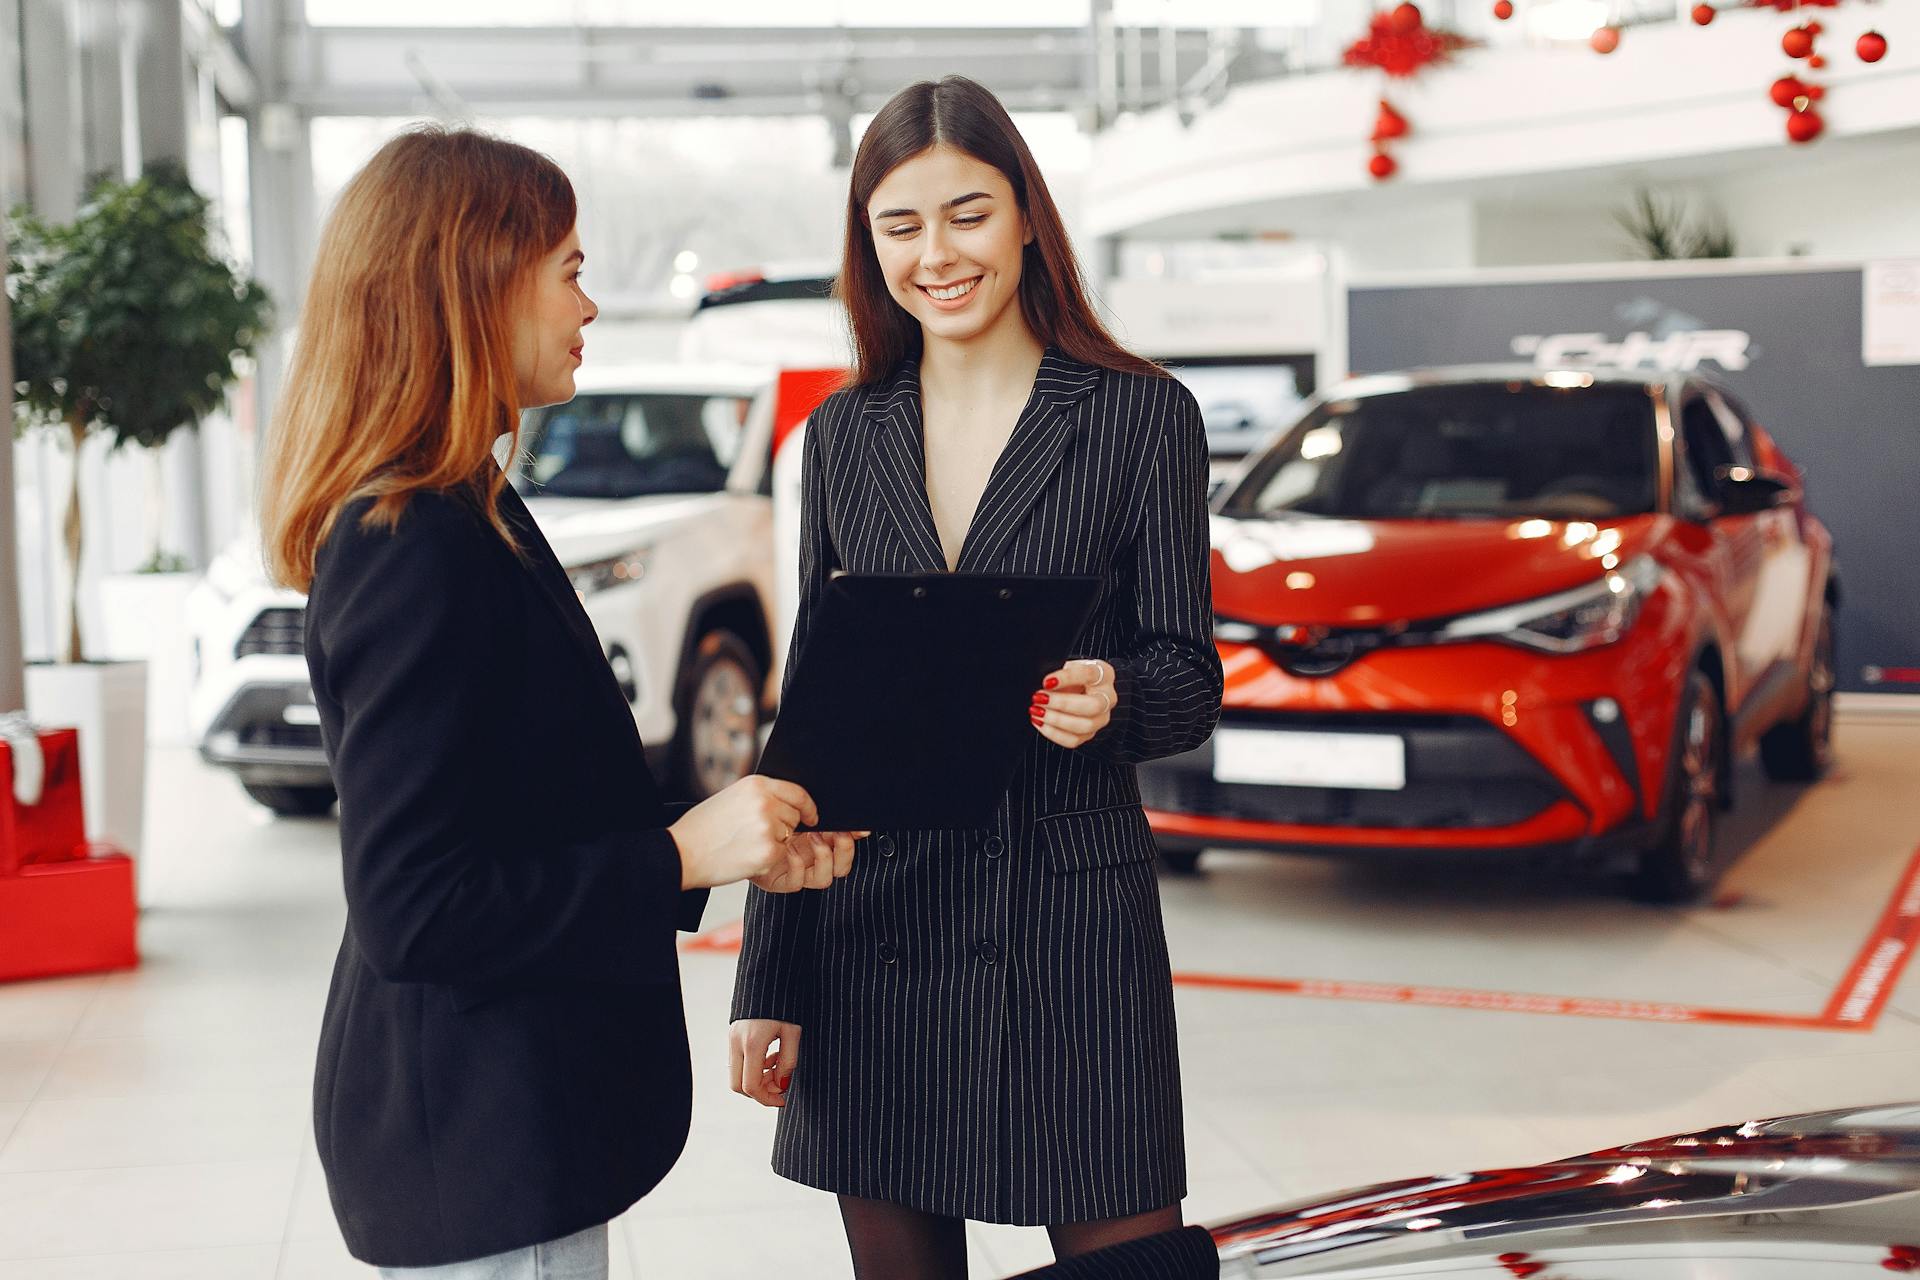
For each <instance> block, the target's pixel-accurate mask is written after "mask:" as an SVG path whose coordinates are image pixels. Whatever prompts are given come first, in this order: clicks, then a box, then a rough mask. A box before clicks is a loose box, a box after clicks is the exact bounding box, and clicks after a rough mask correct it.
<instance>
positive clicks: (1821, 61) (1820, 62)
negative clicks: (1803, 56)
mask: <svg viewBox="0 0 1920 1280" xmlns="http://www.w3.org/2000/svg"><path fill="white" fill-rule="evenodd" d="M1807 65H1808V66H1810V67H1812V68H1813V69H1814V70H1815V71H1823V70H1825V69H1826V65H1827V60H1826V59H1825V58H1823V57H1821V56H1820V55H1819V54H1817V53H1816V54H1814V55H1813V56H1812V57H1811V58H1808V59H1807Z"/></svg>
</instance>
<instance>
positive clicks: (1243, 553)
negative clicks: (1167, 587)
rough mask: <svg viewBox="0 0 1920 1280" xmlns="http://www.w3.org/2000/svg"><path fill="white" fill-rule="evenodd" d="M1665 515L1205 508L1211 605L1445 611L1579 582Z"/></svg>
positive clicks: (1288, 610) (1293, 610)
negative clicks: (1379, 514)
mask: <svg viewBox="0 0 1920 1280" xmlns="http://www.w3.org/2000/svg"><path fill="white" fill-rule="evenodd" d="M1669 519H1670V518H1669V517H1665V516H1658V515H1639V516H1628V517H1625V518H1622V519H1619V520H1611V521H1600V522H1591V521H1581V520H1540V519H1522V520H1332V519H1322V518H1316V517H1282V518H1277V519H1276V518H1271V517H1253V518H1241V517H1234V516H1223V515H1216V516H1214V517H1212V520H1211V539H1212V544H1213V598H1214V609H1215V611H1216V612H1218V613H1219V614H1221V615H1222V616H1224V617H1229V618H1235V619H1238V620H1241V621H1244V622H1257V623H1265V624H1269V625H1273V624H1280V623H1289V622H1291V623H1301V624H1306V625H1313V626H1330V627H1375V626H1380V625H1382V624H1386V623H1392V622H1401V621H1419V620H1422V619H1429V618H1445V617H1451V616H1454V615H1456V614H1462V613H1472V612H1474V611H1475V610H1479V609H1488V608H1493V607H1495V606H1498V605H1505V604H1513V603H1515V602H1517V601H1521V600H1528V599H1532V598H1534V597H1536V596H1545V595H1551V594H1553V593H1554V592H1556V591H1564V590H1566V589H1568V588H1570V587H1576V586H1581V585H1584V584H1586V583H1589V582H1592V581H1594V580H1595V579H1596V578H1598V577H1599V576H1600V573H1601V567H1600V566H1601V562H1602V561H1603V560H1604V559H1605V557H1607V556H1618V557H1619V563H1625V562H1626V561H1628V560H1631V559H1632V558H1633V557H1635V556H1637V555H1640V554H1641V553H1643V552H1644V551H1646V550H1647V549H1648V548H1649V547H1650V546H1651V545H1652V544H1653V543H1655V542H1656V541H1657V540H1658V539H1659V538H1660V536H1661V534H1662V532H1663V530H1664V529H1665V527H1666V525H1667V523H1668V521H1669Z"/></svg>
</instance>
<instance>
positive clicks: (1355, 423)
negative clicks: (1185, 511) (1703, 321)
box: [1221, 382, 1658, 520]
mask: <svg viewBox="0 0 1920 1280" xmlns="http://www.w3.org/2000/svg"><path fill="white" fill-rule="evenodd" d="M1657 474H1658V462H1657V453H1656V449H1655V443H1654V426H1653V400H1652V397H1651V396H1649V395H1648V394H1647V391H1646V389H1645V388H1644V387H1639V386H1631V385H1626V384H1620V385H1607V384H1601V385H1598V386H1586V387H1566V388H1558V387H1546V386H1538V385H1535V384H1533V383H1529V382H1494V383H1475V384H1460V385H1451V386H1430V387H1413V388H1409V389H1407V390H1405V391H1396V392H1388V393H1383V394H1380V395H1371V396H1362V397H1357V398H1354V399H1351V400H1330V401H1328V402H1326V403H1324V404H1321V405H1318V406H1316V407H1315V408H1314V409H1313V410H1312V411H1311V412H1310V413H1308V414H1307V416H1306V417H1305V418H1303V419H1302V420H1301V421H1299V422H1298V423H1296V424H1295V425H1294V427H1293V429H1292V430H1290V431H1289V432H1287V434H1286V435H1285V436H1283V437H1282V438H1281V439H1280V440H1278V441H1277V442H1275V444H1274V445H1273V447H1272V448H1271V449H1269V450H1268V451H1267V452H1266V453H1265V454H1264V455H1263V456H1261V457H1260V458H1259V460H1258V461H1257V462H1255V463H1254V465H1253V466H1252V467H1251V468H1250V469H1249V470H1248V472H1247V474H1246V476H1245V477H1244V478H1243V479H1242V480H1241V482H1240V483H1239V484H1238V485H1236V486H1235V488H1234V490H1233V492H1232V493H1231V494H1229V495H1228V496H1227V498H1226V500H1225V501H1224V503H1223V504H1222V506H1221V510H1222V512H1223V513H1224V514H1227V515H1238V516H1262V515H1285V514H1295V515H1306V516H1333V517H1338V518H1341V519H1348V520H1440V519H1468V518H1473V517H1488V518H1501V519H1506V518H1511V517H1515V516H1539V517H1543V518H1546V519H1559V520H1596V519H1608V518H1612V517H1616V516H1624V515H1632V514H1635V513H1638V512H1643V511H1651V510H1652V509H1653V506H1654V493H1655V476H1656V475H1657Z"/></svg>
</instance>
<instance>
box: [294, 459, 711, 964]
mask: <svg viewBox="0 0 1920 1280" xmlns="http://www.w3.org/2000/svg"><path fill="white" fill-rule="evenodd" d="M495 537H496V535H495V534H494V533H493V532H492V530H490V529H489V528H488V527H487V526H486V525H485V524H484V523H483V522H481V521H480V520H478V519H477V518H475V517H474V515H472V514H471V513H470V512H468V511H466V510H465V509H464V507H462V506H461V505H460V504H459V503H458V502H457V501H456V500H454V499H451V498H447V497H443V496H440V495H421V496H417V497H415V498H414V499H413V500H412V501H410V502H409V504H408V507H407V510H406V511H405V513H404V514H403V515H402V517H401V519H400V523H399V525H398V527H397V528H395V529H393V530H386V529H366V528H363V527H361V526H360V523H359V521H358V520H357V519H355V518H353V512H352V511H351V510H350V511H349V512H348V513H344V514H343V515H342V516H341V517H340V521H339V524H338V526H337V527H336V529H335V530H334V532H333V534H332V536H331V537H330V539H329V541H328V545H327V546H326V547H325V548H324V549H323V555H322V561H321V566H320V573H319V574H318V575H317V576H318V577H319V579H320V580H319V581H318V582H317V583H316V591H315V596H316V597H317V598H316V599H314V600H312V601H311V602H310V607H313V608H314V609H315V610H316V615H317V616H316V617H315V619H314V636H315V639H316V641H317V645H318V650H319V652H318V653H310V654H309V657H308V662H309V668H310V670H311V671H312V674H313V676H314V683H315V686H316V688H317V689H318V690H320V691H321V693H322V696H323V697H325V698H326V699H327V700H328V701H331V702H333V703H334V704H335V705H336V706H337V708H338V725H339V727H338V730H337V732H336V733H335V734H334V735H333V736H334V739H335V740H334V741H332V742H331V743H330V744H329V745H330V747H331V748H332V756H331V763H332V767H333V774H334V780H335V783H336V786H337V788H338V790H339V793H340V846H341V855H342V861H343V871H344V876H345V882H346V896H347V914H348V922H349V925H348V927H349V929H350V930H351V932H352V934H353V938H354V941H355V943H356V944H357V946H358V947H359V950H360V952H361V954H362V955H363V956H364V957H365V958H366V961H367V963H368V965H369V966H371V967H372V969H373V971H374V972H375V973H377V974H378V975H379V976H381V977H382V978H385V979H388V980H390V981H395V982H437V983H476V982H477V983H486V982H502V981H511V980H516V979H528V978H542V977H551V978H570V979H591V980H599V981H616V982H634V983H646V982H662V983H664V982H675V981H677V980H678V975H677V957H676V944H675V936H674V935H675V924H676V922H677V921H678V920H680V919H681V918H683V912H685V911H686V910H687V909H688V908H689V907H697V905H698V904H697V903H696V902H694V901H693V900H692V898H693V897H695V896H697V895H693V896H689V895H683V894H682V893H681V890H680V875H681V868H680V855H679V850H678V848H677V846H675V844H674V842H673V838H672V836H670V835H669V834H668V833H667V832H666V831H665V830H638V831H636V830H623V831H610V832H608V833H606V834H605V835H603V836H598V837H595V838H593V839H590V840H584V841H579V842H568V843H564V844H563V843H556V844H555V845H554V846H553V847H550V848H538V849H529V848H525V847H521V846H519V845H517V844H509V843H508V842H507V841H505V840H503V839H502V838H501V837H500V836H499V835H497V834H496V833H495V830H494V829H493V825H491V824H490V823H489V818H488V814H489V812H490V810H491V808H492V806H493V804H494V803H495V801H493V800H490V799H489V798H488V797H489V795H490V794H491V795H493V796H498V795H500V794H501V790H500V789H501V787H502V785H503V784H506V783H508V782H509V780H508V779H504V778H499V777H496V776H494V774H495V773H496V772H497V769H498V764H497V762H496V760H494V759H491V758H490V756H492V754H493V753H492V752H490V751H489V749H488V746H487V744H488V743H489V742H490V741H492V740H493V739H494V737H495V736H496V732H497V730H496V729H495V727H494V725H493V723H492V722H493V721H494V719H495V717H497V715H498V711H497V709H496V704H495V703H494V700H493V699H492V698H491V697H489V693H490V691H494V690H498V689H500V688H501V687H502V685H503V683H504V682H507V681H510V680H511V678H512V667H511V665H510V664H509V663H508V662H506V661H503V659H502V647H501V646H500V645H499V644H497V643H489V641H490V639H491V638H492V637H495V636H498V635H501V634H511V632H512V629H513V625H514V624H513V620H512V619H511V618H509V617H508V616H506V609H507V607H508V606H507V605H506V604H505V600H506V591H505V590H504V584H503V580H502V578H503V573H504V572H511V571H512V570H511V565H510V561H508V560H507V559H506V558H504V557H503V556H502V554H501V551H500V549H498V548H495V547H492V546H489V545H488V544H487V542H486V540H487V539H492V538H495ZM508 790H510V787H509V788H508ZM696 919H697V917H696Z"/></svg>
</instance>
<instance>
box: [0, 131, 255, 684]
mask: <svg viewBox="0 0 1920 1280" xmlns="http://www.w3.org/2000/svg"><path fill="white" fill-rule="evenodd" d="M207 211H208V201H207V198H206V197H205V196H203V195H201V194H200V193H199V192H198V191H195V190H194V189H193V187H192V185H191V184H190V183H189V182H188V181H187V178H186V174H185V173H184V172H183V171H182V170H181V169H180V168H179V167H178V166H177V165H170V164H169V165H155V166H152V167H150V168H149V169H148V170H147V172H146V173H145V174H144V175H142V176H141V177H140V178H139V179H137V180H136V181H133V182H119V181H112V180H102V181H99V182H96V183H95V184H94V185H93V187H92V188H91V189H90V190H89V192H88V193H87V198H86V201H85V203H84V204H83V205H82V207H81V208H80V210H79V212H78V213H77V214H76V215H75V216H74V220H73V221H72V222H70V223H49V222H46V221H44V220H42V219H40V218H38V217H36V216H34V215H33V214H32V213H31V212H29V211H27V210H25V209H15V210H14V211H13V212H12V213H11V214H10V215H9V217H8V224H9V225H8V238H7V243H8V252H7V296H8V299H9V301H10V302H11V304H12V308H13V368H14V378H15V383H14V415H15V428H16V430H27V429H32V428H42V429H52V430H56V431H59V432H61V433H62V434H63V435H64V436H65V437H66V438H68V439H70V440H71V442H72V444H73V456H74V467H73V487H72V491H71V493H70V494H69V495H68V499H67V517H66V524H65V535H66V549H67V561H68V563H67V568H68V573H69V583H70V585H71V587H72V594H71V600H72V606H71V617H70V619H69V630H68V636H67V661H69V662H79V661H82V658H83V654H82V646H81V641H80V608H79V594H80V590H79V588H80V556H81V551H82V546H81V529H82V525H81V520H80V449H81V446H82V445H84V444H85V443H86V441H87V438H88V436H90V435H92V434H93V433H94V432H96V431H107V432H111V433H112V435H113V446H112V447H113V448H115V449H118V448H121V447H123V446H126V445H130V444H131V445H137V446H140V447H141V448H145V449H157V448H159V447H160V446H162V445H164V444H165V443H166V442H167V440H168V438H169V437H171V436H172V435H173V433H174V432H175V431H178V430H181V429H182V428H185V427H191V426H195V425H198V423H199V422H200V421H201V419H203V418H205V417H206V416H207V415H208V414H209V413H212V412H213V411H215V410H216V409H218V408H219V407H220V405H221V403H222V402H223V401H224V400H225V398H226V392H227V388H228V387H229V386H230V385H231V384H232V383H233V381H234V380H235V378H236V377H237V376H238V369H237V368H236V364H237V362H239V361H241V360H243V359H245V358H247V357H249V356H251V355H252V353H253V351H254V348H255V347H256V346H257V344H258V343H259V341H260V339H261V337H262V336H264V334H265V333H266V331H267V327H268V325H269V324H270V323H271V322H272V304H271V302H270V301H269V299H268V297H267V292H266V290H265V289H264V288H263V287H262V286H261V285H260V284H259V283H258V282H257V281H255V280H251V279H248V278H246V277H244V276H242V275H240V274H238V273H236V272H235V270H234V269H233V267H232V266H231V265H230V264H229V263H228V262H227V261H226V260H225V259H224V258H222V257H221V256H219V255H218V254H216V253H215V252H214V250H213V247H212V246H211V244H210V243H209V237H208V230H207ZM153 556H154V562H155V563H159V562H163V561H164V554H163V553H162V552H161V550H160V548H159V547H158V546H157V545H156V546H155V547H154V548H153Z"/></svg>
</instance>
